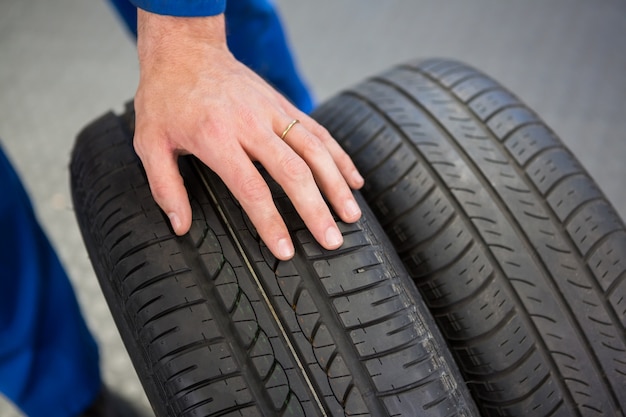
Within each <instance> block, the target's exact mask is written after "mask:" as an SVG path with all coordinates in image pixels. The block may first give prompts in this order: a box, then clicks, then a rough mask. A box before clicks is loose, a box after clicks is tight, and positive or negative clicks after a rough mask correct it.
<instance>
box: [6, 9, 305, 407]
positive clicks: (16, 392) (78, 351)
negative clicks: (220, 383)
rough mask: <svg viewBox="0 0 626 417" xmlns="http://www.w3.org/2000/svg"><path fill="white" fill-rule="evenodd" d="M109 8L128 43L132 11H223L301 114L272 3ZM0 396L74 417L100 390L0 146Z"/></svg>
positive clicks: (62, 286)
mask: <svg viewBox="0 0 626 417" xmlns="http://www.w3.org/2000/svg"><path fill="white" fill-rule="evenodd" d="M131 1H132V3H133V4H131V3H130V2H128V1H127V0H111V3H113V4H114V6H115V7H116V9H117V10H118V11H119V14H120V16H121V17H122V18H123V20H124V21H125V23H126V25H127V27H128V29H129V30H130V31H131V32H132V33H134V34H135V35H136V30H137V23H136V13H137V10H136V7H141V8H143V9H145V10H149V11H151V12H154V13H159V14H169V15H174V16H211V15H216V14H220V13H222V12H224V10H225V11H226V21H227V31H228V44H229V47H230V48H231V51H232V52H233V53H234V55H235V56H236V57H237V58H238V59H239V60H241V61H242V62H244V63H245V64H246V65H248V66H249V67H251V68H252V69H254V70H255V71H257V72H258V73H259V74H260V75H261V76H263V77H264V78H265V79H266V80H268V81H269V82H270V83H271V84H273V85H274V86H275V87H276V88H277V89H278V90H279V91H281V92H282V93H283V94H285V95H286V96H287V97H288V98H289V99H291V100H292V102H293V103H294V104H296V105H297V106H298V107H299V108H300V109H301V110H303V111H305V112H308V111H310V110H311V109H312V106H313V104H312V99H311V96H310V95H309V92H308V90H307V88H306V87H305V85H304V84H303V83H302V81H301V79H300V77H299V76H298V74H297V72H296V69H295V67H294V65H293V60H292V57H291V55H290V53H289V49H288V47H287V44H286V41H285V38H284V33H283V30H282V27H281V25H280V22H279V18H278V16H277V14H276V12H275V10H274V8H273V6H272V5H271V3H270V1H271V0H231V1H230V2H228V4H226V1H225V0H131ZM0 227H1V229H0V230H1V231H2V239H1V240H0V392H2V394H3V395H4V396H6V397H7V398H9V399H10V400H11V401H12V402H13V403H14V404H16V405H17V407H19V408H20V409H21V410H22V411H23V412H24V413H25V414H27V415H29V416H33V417H38V416H46V417H56V416H59V417H65V416H76V415H79V414H80V413H81V412H82V411H83V410H85V409H86V408H87V407H88V406H89V405H90V404H91V403H92V402H93V401H94V399H95V397H96V396H97V394H98V392H99V390H100V389H101V379H100V370H99V363H98V361H99V358H98V350H97V346H96V343H95V341H94V340H93V338H92V336H91V334H90V333H89V330H88V329H87V327H86V325H85V322H84V321H83V318H82V316H81V312H80V309H79V306H78V304H77V302H76V298H75V295H74V292H73V290H72V287H71V285H70V282H69V280H68V277H67V275H66V273H65V271H64V269H63V267H62V265H61V264H60V262H59V260H58V258H57V256H56V254H55V252H54V250H53V248H52V247H51V246H50V243H49V241H48V239H47V238H46V236H45V234H44V232H43V231H42V229H41V227H40V226H39V224H38V222H37V219H36V217H35V214H34V212H33V210H32V207H31V204H30V201H29V199H28V196H27V194H26V192H25V191H24V188H23V187H22V184H21V183H20V180H19V178H18V176H17V174H16V173H15V171H14V170H13V168H12V167H11V164H10V163H9V161H8V159H7V158H6V156H5V154H4V153H3V152H2V148H1V147H0Z"/></svg>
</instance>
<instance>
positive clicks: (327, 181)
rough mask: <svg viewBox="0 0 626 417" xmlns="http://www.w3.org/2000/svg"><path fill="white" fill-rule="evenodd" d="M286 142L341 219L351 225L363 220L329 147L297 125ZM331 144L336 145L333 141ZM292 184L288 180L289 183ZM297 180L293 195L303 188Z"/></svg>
mask: <svg viewBox="0 0 626 417" xmlns="http://www.w3.org/2000/svg"><path fill="white" fill-rule="evenodd" d="M331 140H332V139H331ZM283 141H284V142H285V143H286V144H287V145H289V148H291V149H292V150H293V151H295V153H296V154H297V156H299V158H297V159H300V160H302V161H304V162H305V165H306V166H307V167H308V168H309V170H310V172H311V173H312V175H313V177H314V178H315V182H316V186H317V187H319V189H321V191H322V193H323V194H324V195H325V196H326V197H327V198H328V200H329V202H330V204H331V205H332V206H333V209H334V210H335V212H336V213H337V214H338V215H339V217H340V218H341V219H342V220H343V221H345V222H349V223H352V222H355V221H357V220H358V219H359V217H360V216H361V210H360V209H359V206H358V204H357V203H356V200H355V199H354V196H353V195H352V191H351V190H350V186H349V183H348V182H347V181H346V178H345V177H344V175H343V173H342V172H341V167H339V165H338V164H337V162H336V161H335V158H334V157H333V155H332V154H331V152H330V151H329V149H328V147H327V146H326V144H325V143H324V142H323V141H322V140H321V139H320V138H319V137H318V136H316V135H314V134H313V133H311V132H310V131H309V130H308V129H306V128H305V127H304V125H303V124H301V123H298V124H296V125H294V126H293V127H292V128H291V129H290V130H289V132H288V134H287V135H285V137H284V138H283ZM332 142H334V143H336V142H335V141H334V140H333V141H332ZM294 157H295V156H294ZM344 162H345V161H344ZM350 164H351V162H350ZM284 168H285V174H287V175H289V172H287V170H286V168H288V167H287V166H286V167H284ZM344 169H347V170H348V171H349V172H351V171H350V166H349V165H348V166H347V167H345V166H344ZM355 172H356V169H355ZM357 175H358V173H357ZM289 180H290V179H289V177H287V178H286V181H289ZM297 180H298V179H297V178H293V179H292V182H293V183H294V184H295V189H294V193H298V192H300V188H301V183H298V181H297ZM279 182H280V181H279ZM281 185H283V184H281ZM283 186H285V185H283Z"/></svg>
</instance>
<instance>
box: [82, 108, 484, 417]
mask: <svg viewBox="0 0 626 417" xmlns="http://www.w3.org/2000/svg"><path fill="white" fill-rule="evenodd" d="M133 123H134V122H133V113H132V110H131V109H130V108H129V109H128V110H127V112H126V113H125V114H123V115H122V116H120V117H118V116H116V115H114V114H113V113H109V114H107V115H105V116H103V117H102V118H100V119H99V120H97V121H95V122H93V123H92V124H91V125H90V126H88V127H87V128H85V129H84V130H83V132H82V133H81V134H80V135H79V137H78V139H77V142H76V145H75V148H74V151H73V155H72V162H71V183H72V194H73V199H74V206H75V210H76V216H77V219H78V222H79V225H80V228H81V231H82V234H83V238H84V241H85V243H86V246H87V249H88V252H89V254H90V257H91V261H92V264H93V266H94V269H95V271H96V274H97V277H98V279H99V282H100V284H101V287H102V290H103V292H104V295H105V298H106V300H107V302H108V304H109V307H110V309H111V312H112V314H113V317H114V319H115V321H116V324H117V326H118V329H119V331H120V334H121V336H122V339H123V341H124V343H125V345H126V347H127V350H128V352H129V355H130V357H131V360H132V362H133V364H134V366H135V368H136V371H137V374H138V376H139V378H140V380H141V382H142V384H143V386H144V389H145V391H146V393H147V396H148V399H149V401H150V402H151V405H152V407H153V409H154V410H155V412H156V414H157V415H158V416H190V417H191V416H322V415H326V416H344V415H351V416H352V415H354V416H356V415H358V416H366V415H369V416H415V415H420V416H449V415H459V416H471V415H478V414H477V412H476V408H475V405H474V404H473V400H472V399H471V396H470V394H469V391H468V390H467V388H466V386H465V384H464V383H463V379H462V376H461V374H460V372H459V371H458V369H456V368H455V366H456V365H455V363H454V360H453V359H452V356H451V354H450V352H449V351H448V350H447V346H446V343H445V341H444V340H443V339H442V337H441V335H440V334H439V333H438V330H437V328H436V324H435V323H434V320H433V319H432V317H431V316H430V313H429V312H428V309H427V308H426V306H425V305H424V304H423V301H422V300H421V299H420V295H419V293H418V291H417V290H416V289H415V286H414V285H413V283H412V281H411V279H410V277H409V276H408V273H407V272H406V270H405V269H404V267H403V266H402V264H401V262H400V261H399V259H397V256H395V252H393V249H392V247H391V244H390V243H389V242H388V241H387V240H385V238H384V232H383V231H382V229H380V226H379V225H378V224H377V222H376V221H375V220H374V221H373V220H372V219H374V217H373V215H372V213H371V212H367V210H365V214H364V216H363V219H362V220H361V221H359V222H358V223H356V224H353V225H348V224H340V228H341V230H342V232H343V235H344V239H345V244H344V245H343V246H342V247H341V248H340V249H339V250H337V251H332V252H329V251H326V250H323V249H322V248H321V247H320V246H318V245H317V244H316V242H314V240H313V239H312V236H311V235H310V234H309V232H308V231H307V230H306V228H305V226H304V224H303V223H302V221H301V220H300V218H299V217H298V216H297V215H296V213H295V211H294V210H293V208H292V206H291V205H290V202H289V200H288V199H287V198H286V197H285V196H284V194H282V191H281V190H280V189H279V187H278V186H276V185H275V183H271V184H272V187H273V192H274V195H275V201H276V204H277V206H278V207H279V210H280V211H281V214H282V215H283V216H284V218H285V219H286V221H287V224H288V227H289V229H290V232H291V233H292V236H293V239H294V243H295V245H296V256H295V258H294V259H293V260H292V261H289V262H278V261H277V260H276V259H275V258H274V257H273V256H272V255H271V254H270V252H269V251H268V250H267V248H266V247H265V246H264V245H263V244H262V243H261V242H260V241H259V238H258V236H257V235H256V233H255V231H254V229H253V228H252V226H251V225H250V223H249V220H248V219H247V217H246V216H245V215H244V214H243V213H242V211H241V209H240V207H239V206H238V205H237V203H236V201H235V200H234V199H233V197H232V196H231V194H230V193H229V192H228V190H227V189H226V188H225V186H224V185H223V183H222V182H221V181H220V180H219V179H218V178H217V177H216V175H215V174H214V173H212V172H211V171H210V170H208V169H207V168H206V167H204V166H202V165H201V164H200V163H198V162H197V160H195V159H193V158H190V157H186V158H181V161H180V165H181V171H182V173H183V176H184V178H185V181H186V186H187V189H188V192H189V195H190V200H191V203H192V208H193V225H192V228H191V231H190V232H189V233H188V234H187V235H185V236H183V237H177V236H176V235H175V234H173V232H172V231H171V229H170V226H169V223H168V221H167V217H166V216H165V215H164V214H163V212H162V211H161V210H160V209H159V208H158V207H157V205H156V204H155V202H154V201H153V199H152V197H151V194H150V190H149V187H148V184H147V180H146V178H145V174H144V172H143V170H142V167H141V163H140V161H139V160H138V158H137V157H136V155H135V153H134V151H133V149H132V135H133ZM357 197H358V198H359V199H361V197H360V196H357Z"/></svg>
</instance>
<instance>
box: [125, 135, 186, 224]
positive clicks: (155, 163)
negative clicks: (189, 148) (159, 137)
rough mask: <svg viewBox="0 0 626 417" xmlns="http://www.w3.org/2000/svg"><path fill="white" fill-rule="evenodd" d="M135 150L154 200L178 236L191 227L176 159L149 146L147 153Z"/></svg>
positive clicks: (138, 148) (156, 147)
mask: <svg viewBox="0 0 626 417" xmlns="http://www.w3.org/2000/svg"><path fill="white" fill-rule="evenodd" d="M138 142H139V141H138V140H137V138H136V139H135V150H136V152H137V155H138V156H139V158H140V159H141V162H142V164H143V167H144V170H145V171H146V176H147V177H148V184H149V185H150V191H151V192H152V197H153V198H154V201H156V203H157V204H158V205H159V207H161V210H163V211H164V212H165V214H166V215H167V217H168V218H169V221H170V224H171V226H172V229H174V233H176V234H177V235H179V236H181V235H184V234H185V233H187V232H188V231H189V229H190V227H191V206H190V204H189V196H188V195H187V190H186V188H185V184H184V182H183V177H182V176H181V175H180V171H179V169H178V157H177V156H176V155H175V154H174V153H173V152H171V151H168V150H162V149H158V146H153V147H152V148H151V149H150V150H149V151H142V147H140V146H137V143H138Z"/></svg>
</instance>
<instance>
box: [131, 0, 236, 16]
mask: <svg viewBox="0 0 626 417" xmlns="http://www.w3.org/2000/svg"><path fill="white" fill-rule="evenodd" d="M130 2H131V3H133V4H134V5H135V6H136V7H139V8H140V9H143V10H146V11H149V12H152V13H156V14H162V15H168V16H178V17H198V16H215V15H218V14H221V13H224V9H225V8H226V0H130Z"/></svg>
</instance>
